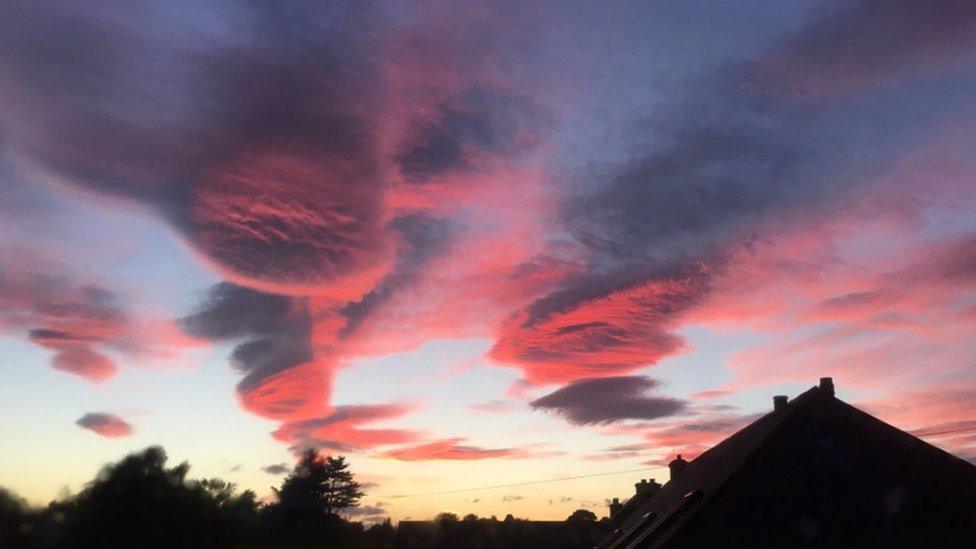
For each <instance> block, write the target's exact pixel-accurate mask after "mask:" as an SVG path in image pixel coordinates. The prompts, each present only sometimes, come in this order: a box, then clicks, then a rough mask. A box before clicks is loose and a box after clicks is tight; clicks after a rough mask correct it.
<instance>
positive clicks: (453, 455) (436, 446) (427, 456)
mask: <svg viewBox="0 0 976 549" xmlns="http://www.w3.org/2000/svg"><path fill="white" fill-rule="evenodd" d="M465 440H466V439H464V438H461V437H455V438H446V439H442V440H436V441H434V442H428V443H425V444H419V445H416V446H405V447H401V448H396V449H393V450H389V451H387V452H384V453H383V454H382V456H383V457H388V458H392V459H396V460H399V461H433V460H452V461H454V460H459V461H468V460H479V459H496V458H524V457H527V456H528V455H529V454H528V452H527V451H526V450H524V449H520V448H483V447H480V446H470V445H466V444H462V443H463V442H465Z"/></svg>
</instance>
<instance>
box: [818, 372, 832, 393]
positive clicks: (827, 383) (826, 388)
mask: <svg viewBox="0 0 976 549" xmlns="http://www.w3.org/2000/svg"><path fill="white" fill-rule="evenodd" d="M820 390H821V391H823V392H824V393H826V394H828V395H830V396H834V378H832V377H822V378H820Z"/></svg>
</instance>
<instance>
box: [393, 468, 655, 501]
mask: <svg viewBox="0 0 976 549" xmlns="http://www.w3.org/2000/svg"><path fill="white" fill-rule="evenodd" d="M654 469H656V467H645V468H643V469H630V470H628V471H611V472H609V473H593V474H589V475H579V476H575V477H561V478H551V479H547V480H527V481H524V482H512V483H509V484H495V485H493V486H479V487H477V488H458V489H456V490H444V491H441V492H426V493H423V494H407V495H403V494H400V495H393V496H383V497H386V498H388V499H400V498H417V497H424V496H440V495H444V494H460V493H462V492H477V491H480V490H494V489H496V488H511V487H513V486H527V485H530V484H546V483H551V482H564V481H567V480H579V479H583V478H593V477H608V476H611V475H626V474H628V473H640V472H642V471H652V470H654Z"/></svg>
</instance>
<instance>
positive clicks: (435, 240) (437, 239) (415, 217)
mask: <svg viewBox="0 0 976 549" xmlns="http://www.w3.org/2000/svg"><path fill="white" fill-rule="evenodd" d="M389 228H390V229H391V230H392V231H393V232H394V234H396V235H398V237H399V238H400V240H401V246H399V248H398V250H397V259H396V262H395V263H394V265H393V268H392V269H391V270H390V272H389V273H388V274H386V275H385V276H384V277H383V278H382V279H380V281H379V282H378V283H377V284H376V286H375V287H374V288H373V289H372V290H370V292H369V293H367V294H366V295H364V296H363V297H362V299H359V300H358V301H353V302H350V303H348V304H346V305H345V306H344V307H343V308H342V311H341V312H342V315H343V316H344V317H345V318H346V325H345V327H344V328H343V330H342V335H344V336H349V335H351V334H353V333H355V331H356V329H357V328H358V327H359V326H360V325H361V324H362V323H363V322H364V321H365V320H366V318H367V317H368V316H369V314H370V313H371V312H373V311H374V310H376V309H377V308H378V307H381V306H382V305H383V304H385V303H386V302H387V301H388V300H389V299H390V298H391V297H392V296H393V295H395V294H396V292H397V291H399V290H401V289H403V288H405V287H407V286H409V285H410V284H411V283H413V282H416V281H417V280H419V279H420V277H421V275H422V274H423V267H424V266H425V265H426V264H427V262H428V261H429V260H430V259H432V258H434V257H436V256H437V255H438V253H440V252H443V251H445V249H446V247H447V245H448V243H449V242H450V238H451V236H452V235H453V229H454V226H453V224H452V223H451V222H450V221H449V220H446V219H438V218H433V217H429V216H427V215H424V214H411V215H406V216H402V217H398V218H396V219H394V220H393V221H392V222H391V223H390V226H389Z"/></svg>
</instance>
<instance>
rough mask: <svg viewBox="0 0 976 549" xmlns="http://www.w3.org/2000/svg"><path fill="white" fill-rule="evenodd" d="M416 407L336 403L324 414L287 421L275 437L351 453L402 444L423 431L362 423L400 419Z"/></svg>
mask: <svg viewBox="0 0 976 549" xmlns="http://www.w3.org/2000/svg"><path fill="white" fill-rule="evenodd" d="M414 410H415V407H414V406H407V405H402V404H373V405H345V406H336V407H335V408H333V410H332V412H331V413H330V414H328V415H326V416H323V417H318V418H313V419H305V420H301V421H292V422H285V423H283V424H282V425H281V426H280V427H279V428H278V429H277V430H276V431H275V432H274V434H273V436H274V437H275V438H276V439H278V440H280V441H282V442H287V443H289V444H290V445H291V446H292V448H294V449H296V450H302V449H305V448H309V447H313V448H328V449H331V450H336V451H340V452H351V451H359V450H363V449H369V448H373V447H376V446H383V445H389V444H403V443H406V442H412V441H414V440H417V439H418V438H419V437H420V433H419V432H417V431H412V430H407V429H375V428H363V427H362V425H370V424H373V423H377V422H382V421H389V420H394V419H398V418H401V417H403V416H405V415H407V414H409V413H410V412H412V411H414Z"/></svg>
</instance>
